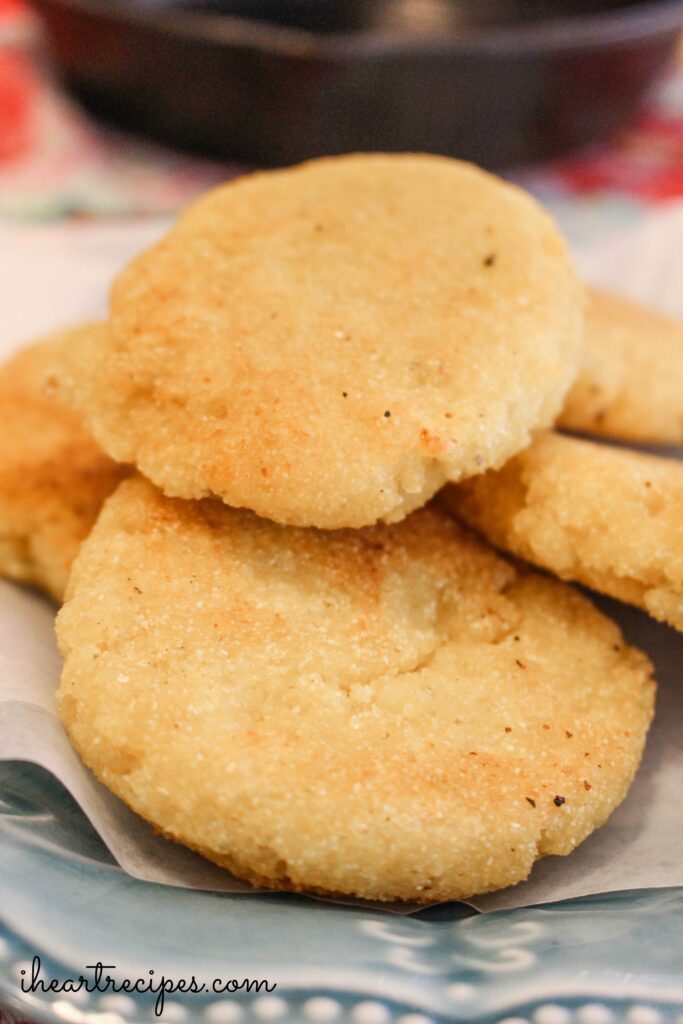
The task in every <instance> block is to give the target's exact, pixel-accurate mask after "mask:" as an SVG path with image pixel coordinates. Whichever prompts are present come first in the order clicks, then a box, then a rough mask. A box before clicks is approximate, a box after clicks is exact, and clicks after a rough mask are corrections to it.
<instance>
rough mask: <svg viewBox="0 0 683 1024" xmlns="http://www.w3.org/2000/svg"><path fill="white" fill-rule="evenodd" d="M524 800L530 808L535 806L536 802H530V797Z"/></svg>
mask: <svg viewBox="0 0 683 1024" xmlns="http://www.w3.org/2000/svg"><path fill="white" fill-rule="evenodd" d="M525 799H526V802H527V803H528V804H531V806H532V807H535V806H536V801H535V800H532V799H531V797H530V796H528V797H526V798H525Z"/></svg>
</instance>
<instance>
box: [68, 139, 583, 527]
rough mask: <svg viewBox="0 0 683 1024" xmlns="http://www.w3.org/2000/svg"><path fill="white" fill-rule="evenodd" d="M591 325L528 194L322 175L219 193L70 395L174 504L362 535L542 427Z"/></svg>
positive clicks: (99, 432)
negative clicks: (213, 504) (584, 326)
mask: <svg viewBox="0 0 683 1024" xmlns="http://www.w3.org/2000/svg"><path fill="white" fill-rule="evenodd" d="M581 319H582V303H581V290H580V286H579V283H578V281H577V279H576V275H575V272H574V269H573V266H572V265H571V261H570V258H569V255H568V252H567V249H566V246H565V244H564V242H563V240H562V239H561V237H560V235H559V233H558V232H557V230H556V228H555V226H554V225H553V224H552V222H551V221H550V219H549V218H548V217H547V215H546V214H544V213H543V212H542V210H541V209H540V208H539V207H538V206H537V205H536V204H535V202H534V201H533V200H532V199H531V198H530V197H528V196H526V195H525V194H524V193H522V192H521V191H519V190H518V189H516V188H514V187H513V186H510V185H506V184H504V183H502V182H501V181H499V180H497V179H495V178H493V177H492V176H490V175H487V174H485V173H484V172H482V171H479V170H478V169H476V168H473V167H471V166H469V165H466V164H461V163H459V162H457V161H449V160H445V159H443V158H438V157H428V156H415V155H412V156H405V155H404V156H400V155H394V156H381V155H375V156H350V157H344V158H337V159H328V160H321V161H315V162H313V163H310V164H306V165H303V166H302V167H297V168H293V169H290V170H284V171H278V172H273V173H268V174H257V175H252V176H249V177H246V178H243V179H239V180H238V181H236V182H233V183H230V184H228V185H225V186H222V187H220V188H218V189H215V190H214V191H212V192H209V193H208V194H207V195H206V196H204V197H203V198H202V199H200V200H199V201H198V202H196V203H195V204H194V205H192V206H191V207H190V208H189V209H188V210H187V211H186V212H185V213H184V214H183V216H182V217H181V218H180V219H179V221H178V222H177V224H176V225H175V227H174V228H173V229H172V230H171V231H170V233H169V234H168V235H167V236H166V237H165V238H164V239H163V240H162V241H161V242H159V243H158V244H157V245H156V246H154V247H153V248H152V249H150V250H149V251H148V252H145V253H143V254H142V255H141V256H139V257H138V258H137V259H136V260H134V261H133V263H132V264H131V265H130V266H129V267H128V268H127V269H126V270H125V271H124V272H123V274H121V275H120V277H119V278H118V280H117V281H116V282H115V285H114V288H113V293H112V305H111V331H110V334H109V337H108V340H107V341H106V343H105V344H104V346H102V347H101V348H100V349H99V354H98V353H97V352H96V353H93V352H92V351H89V352H87V353H85V354H84V358H83V365H82V368H81V373H80V378H79V375H78V374H76V378H77V380H76V383H77V385H78V388H77V391H78V393H79V394H78V398H79V400H80V402H81V403H82V406H83V408H84V410H85V412H86V415H87V418H88V423H89V426H90V429H91V430H92V432H93V435H94V436H95V437H96V439H97V440H98V442H99V443H100V444H101V445H102V447H103V448H104V449H105V450H106V451H107V452H109V454H110V455H112V456H113V457H114V458H116V459H118V460H119V461H124V462H135V463H136V464H137V465H138V467H139V468H140V469H141V470H142V472H143V473H144V474H145V475H146V476H147V477H148V478H149V479H151V480H153V481H154V482H155V483H157V484H158V485H159V486H160V487H162V489H163V490H164V491H165V492H166V493H167V494H171V495H178V496H181V497H186V498H190V497H193V498H199V497H203V496H206V495H209V494H215V495H218V496H220V497H221V498H222V499H223V500H224V501H225V502H226V503H228V504H230V505H234V506H237V507H247V508H251V509H253V510H255V511H256V512H258V513H259V514H260V515H263V516H266V517H267V518H270V519H273V520H276V521H278V522H285V523H289V524H295V525H315V526H320V527H328V528H333V527H342V526H356V527H358V526H362V525H365V524H368V523H372V522H375V521H377V520H379V519H382V520H385V521H396V520H399V519H401V518H403V516H405V515H406V514H407V513H408V512H409V511H410V510H411V509H413V508H415V507H418V506H420V505H422V504H424V502H425V501H426V500H427V499H428V498H429V497H430V496H431V495H432V494H433V493H434V492H435V491H436V490H437V489H438V488H439V487H440V486H441V484H442V483H443V482H444V481H445V480H446V479H460V478H461V477H465V476H468V475H470V474H473V473H478V472H481V471H482V470H483V469H485V468H487V467H488V466H491V465H494V466H498V465H501V464H502V463H503V462H504V461H505V460H506V459H507V458H509V457H510V456H511V455H512V454H514V453H515V452H516V451H518V450H519V449H520V448H522V447H523V446H524V445H526V444H528V442H529V440H530V435H531V432H532V431H534V430H535V429H536V428H537V427H541V426H549V425H550V424H551V422H552V421H553V420H554V418H555V417H556V416H557V414H558V412H559V409H560V407H561V404H562V401H563V399H564V396H565V394H566V392H567V389H568V387H569V385H570V384H571V381H572V379H573V377H574V374H575V372H576V365H577V362H578V355H579V346H580V340H581Z"/></svg>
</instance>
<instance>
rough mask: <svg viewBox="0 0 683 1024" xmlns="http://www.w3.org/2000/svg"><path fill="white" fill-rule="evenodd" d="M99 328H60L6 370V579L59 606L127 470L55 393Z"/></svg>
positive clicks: (2, 506)
mask: <svg viewBox="0 0 683 1024" xmlns="http://www.w3.org/2000/svg"><path fill="white" fill-rule="evenodd" d="M101 330H102V327H101V325H99V324H86V325H83V326H81V327H77V328H73V329H70V330H65V331H60V332H59V333H56V334H54V335H51V336H50V337H49V338H46V339H43V340H42V341H39V342H36V343H35V344H33V345H30V346H29V347H28V348H25V349H23V350H22V351H20V352H18V353H17V354H16V355H14V356H13V357H12V358H11V359H10V360H9V361H8V362H6V363H5V364H4V365H3V366H2V367H0V575H3V576H9V577H10V578H11V579H15V580H20V581H22V582H25V583H33V584H36V585H38V586H40V587H42V588H44V589H45V590H47V591H48V592H49V593H50V594H51V595H52V596H53V597H54V598H56V599H57V600H58V601H59V600H61V599H62V596H63V594H64V588H65V587H66V581H67V579H68V576H69V572H70V569H71V563H72V562H73V560H74V557H75V555H76V552H77V551H78V548H79V546H80V544H81V542H82V540H83V539H84V537H86V536H87V534H88V533H89V531H90V528H91V526H92V524H93V523H94V522H95V519H96V517H97V513H98V512H99V510H100V507H101V505H102V502H103V501H104V499H105V498H106V497H107V495H109V494H110V493H111V492H112V491H113V490H114V488H115V487H116V485H117V484H118V483H119V482H120V480H121V479H122V478H123V476H124V475H125V473H126V470H125V469H124V468H123V467H122V466H120V465H118V464H117V463H115V462H113V461H112V459H110V458H109V457H108V456H107V455H105V454H104V453H103V452H102V451H101V450H100V449H99V448H98V446H97V445H96V444H95V442H94V441H93V440H92V439H91V437H90V436H89V434H88V433H87V431H86V429H85V427H84V426H83V422H82V418H81V416H80V414H79V413H77V412H74V411H73V410H72V409H70V408H68V407H67V406H65V405H64V404H63V402H62V401H61V400H60V399H59V397H58V396H57V395H55V394H54V393H51V382H52V380H53V378H54V377H55V375H56V374H58V373H60V372H61V369H62V365H63V362H64V356H65V354H66V353H67V352H68V350H69V349H70V348H71V347H72V346H73V345H74V344H77V343H78V341H79V339H81V338H83V337H87V338H88V339H92V341H93V342H94V343H95V344H96V343H97V341H98V339H99V338H100V337H101Z"/></svg>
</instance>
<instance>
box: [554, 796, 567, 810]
mask: <svg viewBox="0 0 683 1024" xmlns="http://www.w3.org/2000/svg"><path fill="white" fill-rule="evenodd" d="M564 802H565V799H564V797H563V796H556V797H555V799H554V800H553V803H554V804H555V806H556V807H561V806H562V804H563V803H564Z"/></svg>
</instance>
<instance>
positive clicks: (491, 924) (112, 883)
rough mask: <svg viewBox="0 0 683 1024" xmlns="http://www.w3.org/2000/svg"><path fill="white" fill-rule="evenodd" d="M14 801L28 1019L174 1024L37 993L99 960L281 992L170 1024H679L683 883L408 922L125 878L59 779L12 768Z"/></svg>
mask: <svg viewBox="0 0 683 1024" xmlns="http://www.w3.org/2000/svg"><path fill="white" fill-rule="evenodd" d="M0 792H1V793H2V794H3V798H2V801H1V802H0V1002H1V1003H3V1004H4V1005H6V1006H7V1007H8V1008H9V1010H10V1013H14V1014H16V1015H18V1017H19V1016H27V1017H29V1018H31V1019H32V1020H35V1021H45V1022H47V1021H49V1022H55V1024H56V1022H62V1024H63V1022H65V1021H66V1022H71V1024H132V1022H143V1021H150V1022H151V1021H154V1020H155V1019H159V1018H158V1017H156V1015H155V1002H156V1000H157V994H156V993H154V992H152V993H143V994H137V995H130V994H122V993H116V994H114V993H112V992H111V991H109V992H93V993H87V992H86V991H85V990H83V989H81V991H78V992H71V993H69V992H64V991H61V992H49V991H48V992H40V991H38V992H34V993H28V992H23V991H22V983H23V987H24V988H26V987H28V985H27V983H28V981H29V979H30V975H31V970H32V967H31V964H32V961H33V958H34V957H36V956H39V957H40V960H41V964H40V975H39V977H40V979H41V980H42V981H43V982H44V983H45V985H46V987H47V983H48V982H49V981H50V980H51V979H55V980H57V981H59V982H61V983H63V982H65V981H66V980H67V979H77V978H78V977H79V976H80V975H81V974H82V973H83V972H84V971H85V968H86V966H87V965H89V964H96V963H97V962H98V961H100V962H102V963H103V964H105V965H110V967H109V968H108V969H107V972H106V973H109V974H111V975H112V976H114V977H115V978H116V979H118V981H119V982H120V981H121V980H122V979H123V978H126V977H127V978H129V979H138V978H139V979H143V980H145V979H150V978H152V980H156V979H160V978H161V977H162V975H163V976H165V977H166V978H168V979H171V980H173V981H178V980H179V979H181V978H182V979H186V980H187V981H188V982H189V981H190V979H191V977H192V976H194V977H195V979H196V981H197V985H199V984H205V985H207V987H208V986H210V984H211V982H212V981H213V979H220V982H221V986H222V987H223V989H225V988H226V987H228V988H229V986H227V983H228V982H230V981H231V980H233V979H234V980H235V981H236V982H242V981H243V980H245V979H248V980H250V981H253V982H258V981H261V982H267V983H268V985H269V986H270V988H271V991H270V992H268V991H266V989H265V987H262V988H261V990H260V991H256V990H255V989H253V988H252V990H251V991H250V992H247V991H245V990H244V989H240V990H238V991H233V992H230V991H223V992H221V993H220V994H217V995H214V994H211V993H210V992H208V991H205V992H200V993H185V994H183V993H179V992H175V993H172V994H168V995H166V997H165V1001H164V1008H163V1014H162V1016H161V1020H163V1021H168V1022H173V1024H175V1022H182V1021H187V1022H195V1021H196V1022H202V1024H203V1022H206V1024H250V1022H268V1021H275V1022H280V1024H293V1022H297V1024H323V1022H330V1024H346V1022H349V1024H394V1022H395V1024H429V1022H435V1024H436V1022H440V1024H441V1022H446V1021H456V1020H457V1021H460V1020H462V1021H476V1022H481V1024H484V1022H493V1021H503V1020H504V1021H505V1022H506V1024H524V1022H526V1021H530V1022H533V1024H572V1022H576V1024H615V1022H617V1021H622V1020H624V1021H626V1022H627V1024H665V1022H669V1021H671V1022H672V1024H674V1022H676V1024H680V1021H681V1017H680V1016H679V1015H680V1014H681V1012H682V1011H683V889H660V890H657V891H649V892H630V893H618V894H611V895H609V896H596V897H591V898H587V899H581V900H573V901H569V902H566V903H561V904H554V905H553V906H547V907H535V908H532V909H527V910H514V911H499V912H497V913H492V914H487V915H477V914H475V913H474V912H473V911H472V910H471V909H470V908H468V907H464V906H463V905H461V904H446V905H441V906H439V907H435V908H432V909H431V910H424V911H421V912H420V913H419V914H418V915H416V916H412V917H409V918H399V917H393V916H390V915H388V914H386V913H383V912H375V911H366V910H361V909H357V908H349V907H342V906H338V905H329V904H324V903H320V902H316V901H313V900H308V899H306V898H304V897H296V896H287V895H280V896H271V895H264V896H253V895H250V896H246V897H245V896H226V895H215V894H206V893H195V892H188V891H186V890H180V889H172V888H167V887H163V886H158V885H150V884H147V883H143V882H136V881H134V880H133V879H131V878H129V877H128V876H127V875H125V874H124V873H123V872H122V871H121V870H120V869H119V868H117V867H116V866H115V865H114V864H113V862H112V860H111V857H110V855H109V854H108V852H107V850H106V849H105V848H104V847H103V845H102V844H101V842H100V840H99V839H98V837H97V836H96V834H95V833H94V832H93V830H92V828H91V826H90V824H89V822H88V821H87V819H86V818H85V816H84V815H83V814H82V813H81V811H80V810H79V808H78V807H77V806H76V805H75V804H74V803H73V801H72V800H71V798H70V797H69V796H68V795H67V793H66V792H65V791H64V790H63V789H62V787H61V786H60V784H59V783H57V782H56V781H55V780H54V779H53V778H52V777H51V776H49V775H47V774H46V773H45V772H43V771H42V770H40V769H37V768H34V767H33V766H28V765H25V764H17V763H10V764H4V765H0ZM22 971H23V972H25V973H24V974H22ZM150 971H154V972H155V974H154V975H150V974H149V972H150ZM85 973H86V975H87V976H88V977H90V978H91V979H93V978H94V974H93V971H92V970H91V971H86V972H85ZM273 986H276V987H274V988H273ZM233 987H234V986H233ZM10 1019H11V1018H10Z"/></svg>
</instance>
